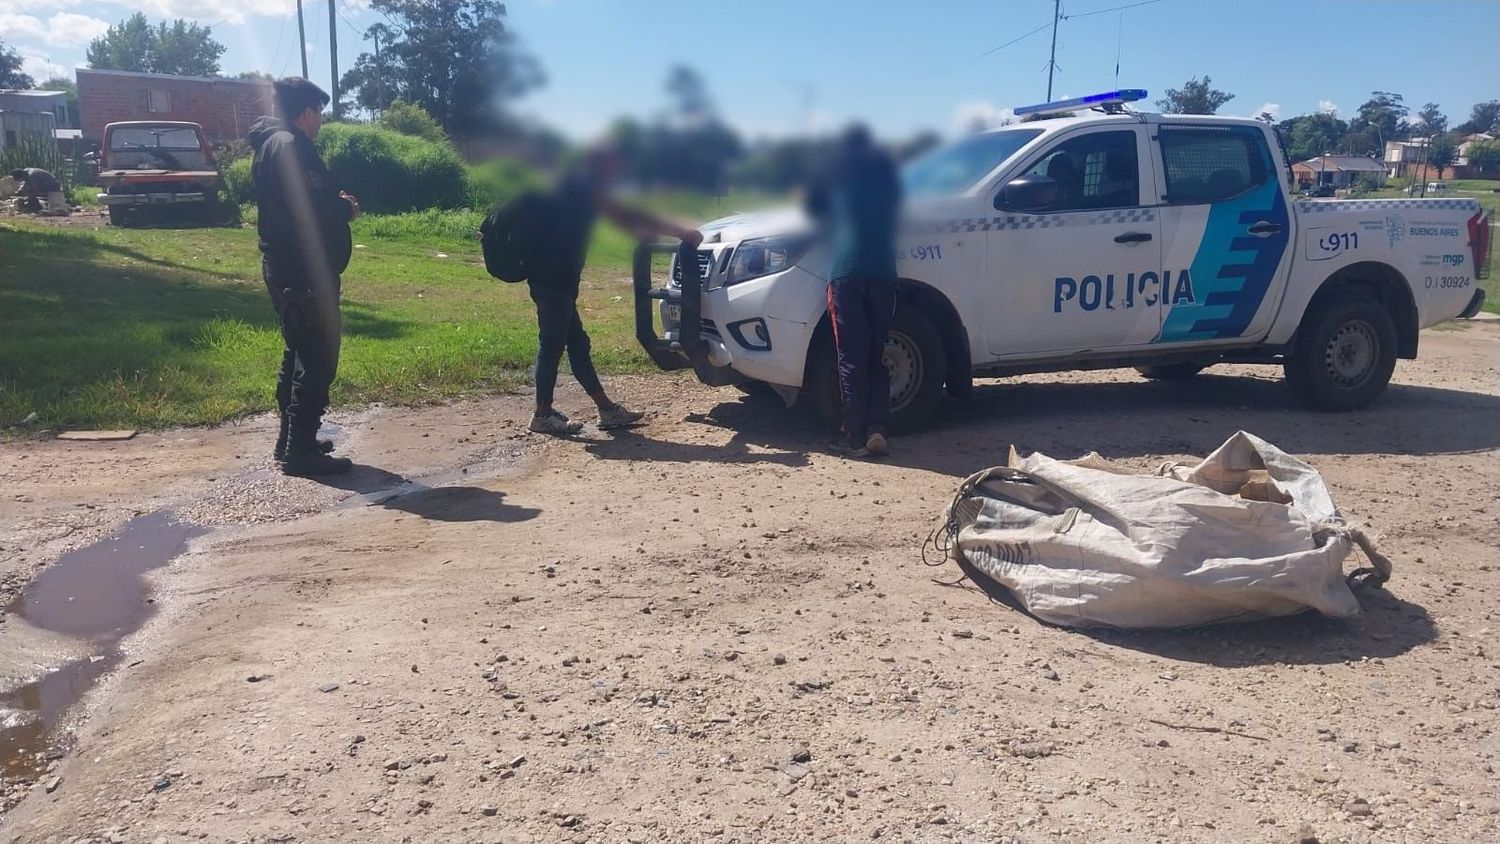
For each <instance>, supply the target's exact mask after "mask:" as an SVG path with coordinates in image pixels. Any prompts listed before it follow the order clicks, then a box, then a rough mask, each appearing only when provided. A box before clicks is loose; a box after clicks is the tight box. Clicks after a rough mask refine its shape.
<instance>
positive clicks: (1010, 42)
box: [974, 21, 1052, 59]
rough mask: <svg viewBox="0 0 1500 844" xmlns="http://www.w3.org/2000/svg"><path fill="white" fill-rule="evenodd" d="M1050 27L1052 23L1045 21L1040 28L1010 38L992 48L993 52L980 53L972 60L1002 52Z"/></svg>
mask: <svg viewBox="0 0 1500 844" xmlns="http://www.w3.org/2000/svg"><path fill="white" fill-rule="evenodd" d="M1051 25H1052V21H1047V22H1046V23H1044V24H1042V25H1041V26H1039V27H1037V28H1036V29H1033V30H1031V31H1030V32H1028V33H1026V34H1025V35H1020V36H1017V37H1015V38H1012V39H1011V40H1009V41H1007V42H1005V43H1004V44H1001V45H1000V46H998V47H996V48H994V49H993V50H985V51H984V52H983V53H980V54H979V55H977V56H975V57H974V58H976V59H982V58H984V57H985V56H988V55H989V54H991V53H998V52H1000V51H1001V50H1004V49H1005V48H1006V47H1009V46H1010V45H1012V44H1014V43H1016V42H1017V41H1021V40H1023V39H1026V38H1030V37H1031V36H1033V35H1035V34H1037V33H1038V32H1041V31H1042V30H1044V29H1046V28H1047V27H1049V26H1051Z"/></svg>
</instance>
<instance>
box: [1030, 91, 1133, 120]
mask: <svg viewBox="0 0 1500 844" xmlns="http://www.w3.org/2000/svg"><path fill="white" fill-rule="evenodd" d="M1144 99H1146V92H1145V91H1144V90H1143V89H1141V88H1125V89H1122V90H1119V91H1110V92H1108V93H1104V94H1090V95H1088V96H1087V97H1074V98H1073V99H1071V100H1058V101H1057V102H1055V103H1040V104H1038V105H1029V106H1021V107H1020V108H1018V109H1016V110H1015V111H1014V112H1013V113H1014V114H1056V113H1057V112H1059V111H1068V110H1070V109H1075V108H1091V107H1093V106H1100V107H1103V108H1104V109H1105V110H1106V111H1109V110H1110V107H1111V106H1121V105H1124V104H1125V103H1133V102H1135V101H1136V100H1144Z"/></svg>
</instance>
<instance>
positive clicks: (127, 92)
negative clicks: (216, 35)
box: [78, 68, 273, 144]
mask: <svg viewBox="0 0 1500 844" xmlns="http://www.w3.org/2000/svg"><path fill="white" fill-rule="evenodd" d="M78 109H79V111H81V112H82V113H83V122H82V124H81V125H82V126H83V137H84V140H86V141H90V142H94V143H98V142H99V141H100V140H101V139H102V138H103V136H104V127H105V126H106V125H108V124H110V123H118V122H120V121H122V120H187V121H190V122H193V123H197V124H200V125H201V126H202V127H203V133H204V134H205V135H207V136H208V140H209V142H210V143H215V144H224V143H229V142H230V141H234V140H243V139H244V137H245V135H246V133H247V132H249V131H250V124H251V123H252V122H254V121H255V118H257V117H260V116H261V115H265V114H271V113H272V110H273V105H272V94H271V86H270V84H268V83H266V82H264V81H259V80H249V79H221V78H219V77H207V76H175V75H172V74H166V73H137V72H135V71H128V70H90V69H87V68H79V69H78Z"/></svg>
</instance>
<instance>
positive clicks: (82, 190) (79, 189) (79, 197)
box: [68, 185, 99, 208]
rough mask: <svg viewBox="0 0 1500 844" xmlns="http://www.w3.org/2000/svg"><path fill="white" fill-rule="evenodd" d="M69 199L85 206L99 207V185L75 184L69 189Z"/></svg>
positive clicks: (75, 203)
mask: <svg viewBox="0 0 1500 844" xmlns="http://www.w3.org/2000/svg"><path fill="white" fill-rule="evenodd" d="M68 201H69V202H72V203H73V204H74V205H82V206H84V207H85V208H97V207H99V187H98V186H97V185H74V186H73V187H71V188H69V189H68Z"/></svg>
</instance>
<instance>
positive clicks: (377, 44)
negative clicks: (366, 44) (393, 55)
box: [370, 26, 385, 103]
mask: <svg viewBox="0 0 1500 844" xmlns="http://www.w3.org/2000/svg"><path fill="white" fill-rule="evenodd" d="M370 29H371V32H370V37H371V38H374V39H375V72H376V73H377V74H378V75H379V77H380V89H379V90H380V102H382V103H383V102H385V67H384V66H383V65H382V64H381V63H380V30H378V29H375V27H373V26H372V27H370Z"/></svg>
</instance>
